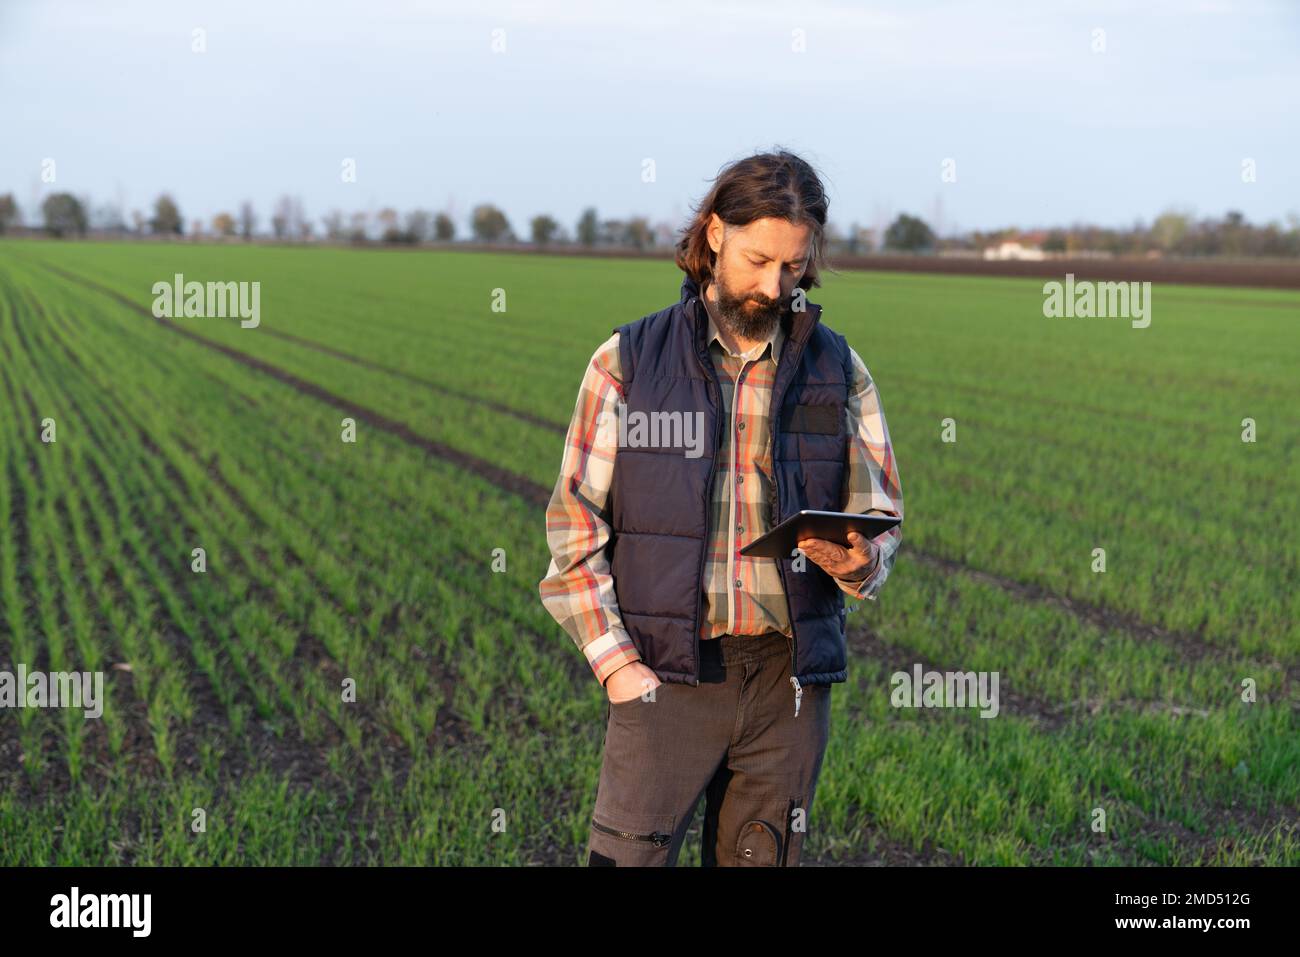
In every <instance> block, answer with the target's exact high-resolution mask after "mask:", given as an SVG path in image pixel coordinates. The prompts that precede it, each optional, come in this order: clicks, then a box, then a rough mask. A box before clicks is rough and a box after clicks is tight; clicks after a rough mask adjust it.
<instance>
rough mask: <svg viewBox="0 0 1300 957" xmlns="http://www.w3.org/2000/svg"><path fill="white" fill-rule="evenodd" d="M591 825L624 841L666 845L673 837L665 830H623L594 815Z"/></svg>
mask: <svg viewBox="0 0 1300 957" xmlns="http://www.w3.org/2000/svg"><path fill="white" fill-rule="evenodd" d="M591 826H592V827H594V828H595V829H596V830H598V831H603V832H604V833H606V834H609V835H611V836H612V837H617V838H621V839H622V840H624V841H643V842H645V843H648V844H651V845H653V846H654V847H667V846H668V843H669V842H670V841H671V840H672V839H673V836H672V834H669V833H667V832H665V831H659V830H652V831H650V832H649V833H647V834H641V833H637V832H636V831H624V830H620V829H619V828H616V827H610V826H609V825H608V824H601V823H600V822H599V821H597V820H596V819H595V818H594V817H593V818H592V819H591Z"/></svg>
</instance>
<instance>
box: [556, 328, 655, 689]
mask: <svg viewBox="0 0 1300 957" xmlns="http://www.w3.org/2000/svg"><path fill="white" fill-rule="evenodd" d="M622 399H623V385H622V377H621V373H620V369H619V357H618V333H617V332H616V333H614V334H613V335H612V336H610V337H609V339H607V340H605V342H604V343H602V344H601V346H600V347H599V348H598V349H597V350H596V351H595V353H593V354H592V357H591V362H590V363H589V364H588V365H587V371H586V372H585V373H584V375H583V378H582V385H581V386H580V387H579V389H578V400H577V402H576V403H575V404H574V409H573V418H572V420H571V421H570V423H569V429H568V433H567V434H566V436H565V439H564V457H563V460H562V461H561V464H560V475H559V478H558V479H557V480H556V482H555V490H554V491H553V492H552V493H551V499H550V502H549V504H548V505H547V506H546V542H547V545H548V546H549V547H550V551H551V564H550V568H549V569H548V570H547V572H546V577H545V578H543V579H542V580H541V582H540V583H539V584H538V591H539V593H540V595H541V599H542V604H543V605H544V606H545V607H546V610H547V611H548V612H550V613H551V616H552V617H553V618H554V619H555V620H556V621H557V622H559V624H560V626H561V627H562V628H564V630H565V631H566V632H568V633H569V637H571V638H572V639H573V641H574V643H575V644H576V645H577V646H578V648H579V649H580V650H581V651H582V653H583V654H584V655H586V658H587V662H588V664H589V665H590V666H591V670H592V672H593V673H594V674H595V675H596V678H597V680H598V681H599V682H600V684H601V686H602V687H603V686H604V684H605V682H606V680H608V678H609V676H610V675H612V674H613V673H614V672H615V671H617V670H618V669H619V668H621V667H623V666H624V665H626V664H630V663H631V662H633V661H640V660H641V655H640V654H639V653H638V652H637V650H636V646H635V645H634V644H633V643H632V639H631V637H630V636H629V635H628V633H627V631H626V630H625V628H624V627H623V619H622V617H621V616H620V614H619V609H618V599H617V597H616V596H615V593H614V577H613V575H612V574H611V572H610V566H609V559H608V555H607V549H606V546H607V545H608V544H609V540H610V536H611V534H612V531H613V529H612V528H611V525H610V514H609V509H608V501H609V491H610V486H611V484H612V482H613V476H614V455H615V452H616V451H617V450H618V406H619V403H620V402H621V401H622Z"/></svg>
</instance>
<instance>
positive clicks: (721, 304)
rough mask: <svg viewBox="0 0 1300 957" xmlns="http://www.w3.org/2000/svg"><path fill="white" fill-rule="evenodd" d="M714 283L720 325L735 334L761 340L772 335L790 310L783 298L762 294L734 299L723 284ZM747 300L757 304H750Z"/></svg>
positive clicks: (743, 337) (739, 336) (742, 337)
mask: <svg viewBox="0 0 1300 957" xmlns="http://www.w3.org/2000/svg"><path fill="white" fill-rule="evenodd" d="M713 285H714V287H715V289H716V291H717V295H718V301H717V303H716V304H715V306H716V308H717V311H718V325H719V326H721V327H722V328H723V329H725V330H726V331H727V332H728V333H730V334H731V335H732V336H736V337H738V338H741V339H749V340H755V341H759V342H762V341H764V340H766V339H768V338H770V337H771V335H772V333H773V331H775V329H776V324H777V323H778V322H780V321H781V319H782V317H783V316H784V315H785V313H786V311H787V303H786V302H785V301H783V300H772V299H768V298H767V297H766V296H764V295H762V294H761V293H758V294H752V295H748V296H741V297H740V298H735V297H733V296H730V295H728V294H727V291H726V289H724V288H723V286H722V283H720V282H715V283H714V284H713ZM747 302H755V303H757V305H755V306H747V305H746V303H747Z"/></svg>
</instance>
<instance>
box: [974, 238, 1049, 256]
mask: <svg viewBox="0 0 1300 957" xmlns="http://www.w3.org/2000/svg"><path fill="white" fill-rule="evenodd" d="M984 258H985V259H1034V260H1038V259H1046V258H1047V257H1046V256H1044V255H1043V250H1042V248H1041V247H1039V246H1035V245H1031V244H1028V243H1021V242H1020V241H1018V240H1014V239H1011V240H1007V241H1005V242H1001V243H998V244H997V245H996V246H986V247H985V248H984Z"/></svg>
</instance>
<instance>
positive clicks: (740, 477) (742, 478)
mask: <svg viewBox="0 0 1300 957" xmlns="http://www.w3.org/2000/svg"><path fill="white" fill-rule="evenodd" d="M736 484H737V485H744V484H745V476H743V475H737V476H736Z"/></svg>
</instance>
